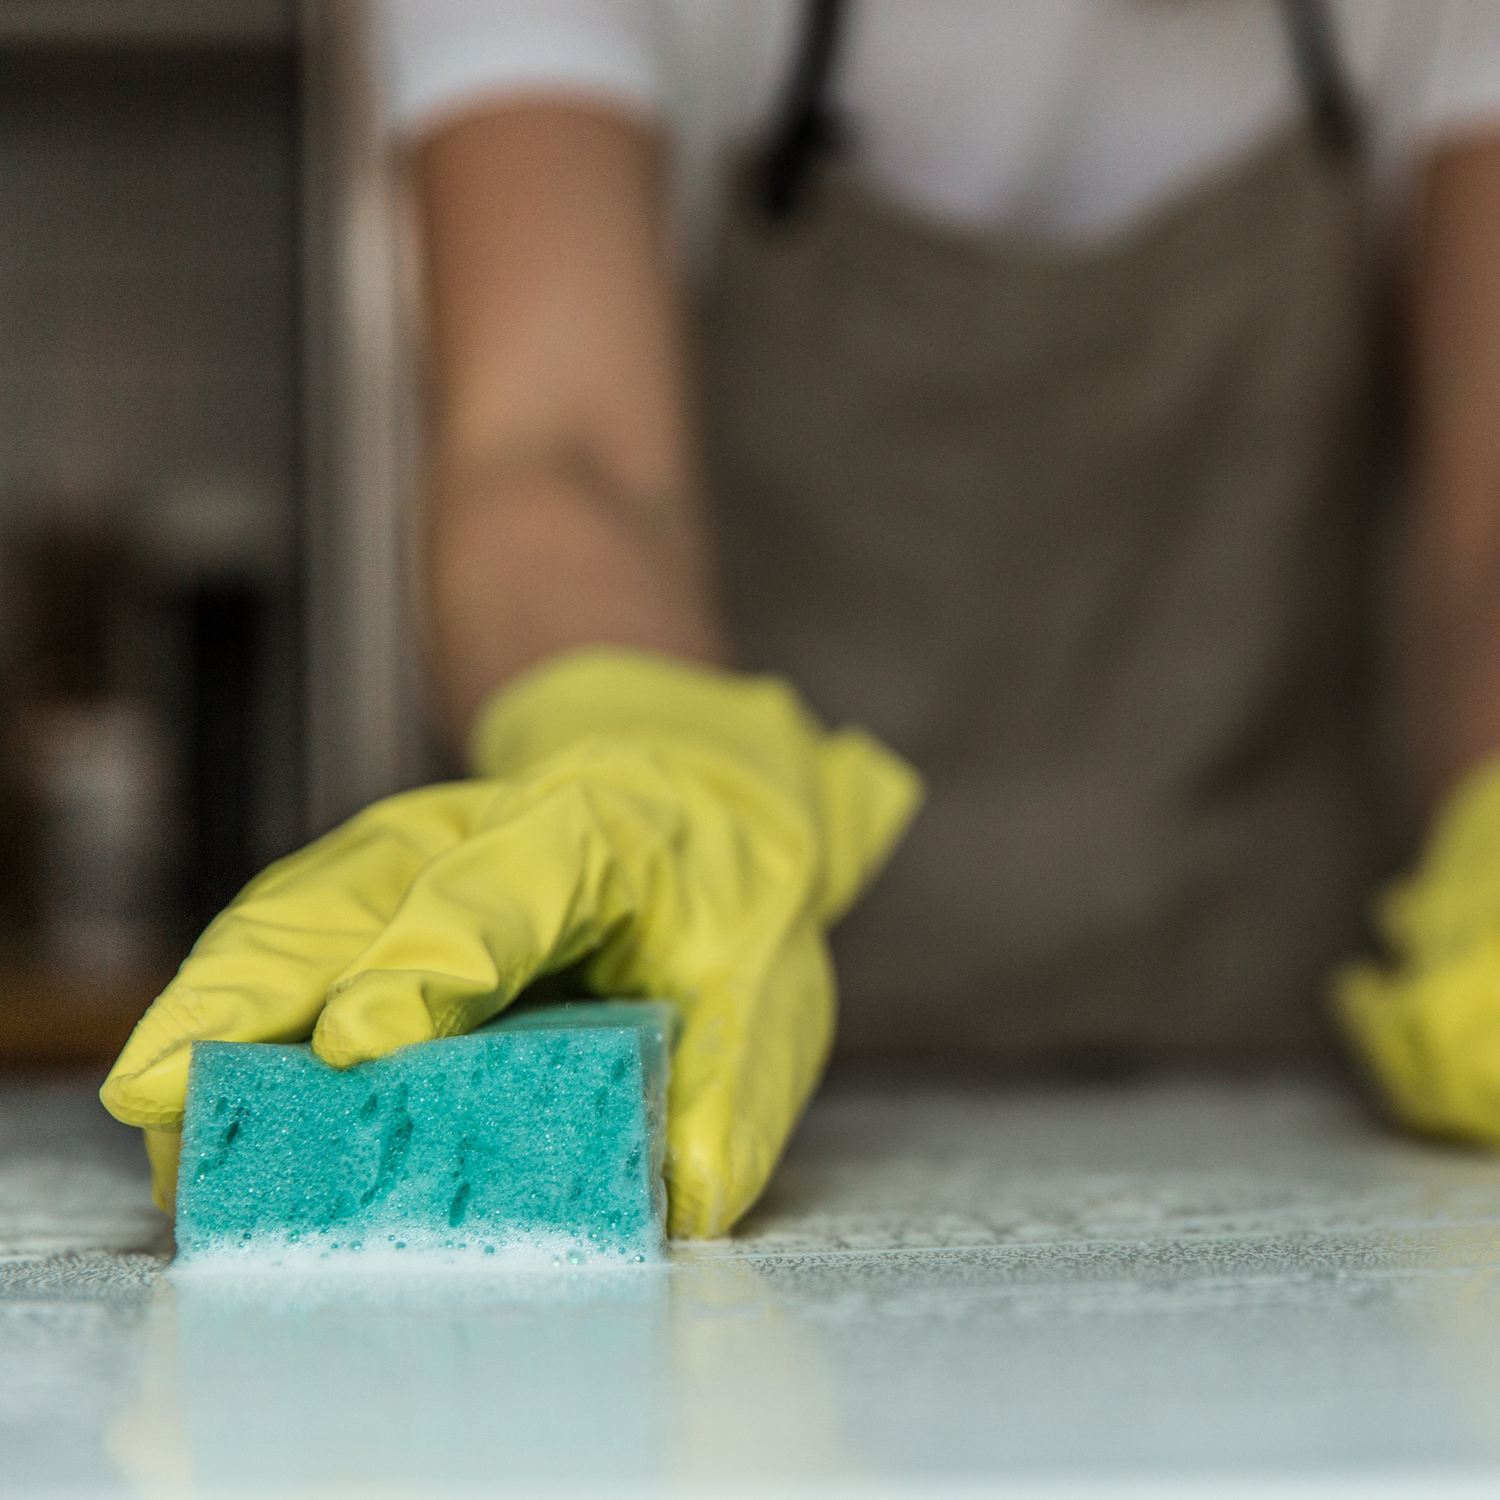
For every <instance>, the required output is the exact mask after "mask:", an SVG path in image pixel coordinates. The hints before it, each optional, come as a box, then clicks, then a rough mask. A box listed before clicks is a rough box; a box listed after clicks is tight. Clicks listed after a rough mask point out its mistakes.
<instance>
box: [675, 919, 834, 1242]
mask: <svg viewBox="0 0 1500 1500" xmlns="http://www.w3.org/2000/svg"><path fill="white" fill-rule="evenodd" d="M766 936H767V938H768V939H769V942H770V944H772V945H774V946H771V947H770V951H767V952H765V953H764V955H763V956H761V957H758V956H757V955H755V954H753V953H744V954H742V955H740V956H739V961H738V962H734V963H731V965H730V967H729V968H728V970H727V971H726V978H725V979H724V981H723V982H722V983H719V984H715V985H712V986H706V987H705V988H704V989H703V991H702V992H701V993H700V994H699V995H698V996H697V997H696V998H695V999H694V1000H693V1001H692V1002H691V1003H690V1004H688V1005H686V1006H685V1007H684V1008H683V1009H684V1016H683V1025H682V1030H681V1033H680V1035H679V1038H678V1041H677V1046H676V1050H675V1051H674V1053H673V1056H672V1074H671V1082H670V1084H669V1090H668V1111H667V1119H668V1126H667V1163H666V1175H667V1186H668V1194H669V1225H670V1229H671V1232H672V1234H673V1235H674V1236H684V1237H688V1238H712V1237H715V1236H718V1235H722V1234H727V1233H728V1232H729V1230H730V1229H731V1228H733V1226H734V1224H735V1223H736V1221H737V1220H739V1218H740V1217H741V1216H742V1215H743V1214H744V1213H745V1212H746V1210H747V1209H749V1208H750V1207H751V1205H752V1204H753V1203H754V1202H755V1200H756V1199H757V1198H759V1197H760V1195H761V1193H762V1192H763V1191H764V1190H765V1187H766V1184H767V1182H768V1181H769V1180H770V1177H771V1174H772V1172H773V1171H774V1170H775V1167H776V1164H777V1162H778V1161H779V1160H780V1159H781V1155H782V1152H783V1151H784V1150H785V1147H786V1143H787V1140H788V1139H789V1137H790V1136H791V1133H792V1130H793V1129H794V1128H795V1126H796V1123H797V1121H798V1119H799V1118H800V1117H801V1114H802V1111H803V1110H804V1109H805V1108H806V1106H807V1102H808V1100H809V1099H810V1098H811V1097H812V1093H813V1090H814V1089H815V1088H816V1087H817V1083H818V1079H819V1078H820V1077H821V1075H822V1072H823V1068H824V1066H825V1064H826V1062H827V1059H828V1053H829V1049H830V1048H831V1046H832V1042H833V1023H834V981H833V971H832V966H831V964H830V962H829V959H828V954H827V950H826V948H825V946H824V944H823V942H822V939H821V937H820V936H819V934H818V932H817V930H816V928H815V927H814V926H813V924H812V923H810V922H804V923H802V924H799V926H798V927H797V928H796V929H794V930H793V931H792V932H790V933H787V934H777V935H770V934H768V935H766Z"/></svg>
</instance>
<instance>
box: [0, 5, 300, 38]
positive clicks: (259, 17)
mask: <svg viewBox="0 0 1500 1500" xmlns="http://www.w3.org/2000/svg"><path fill="white" fill-rule="evenodd" d="M296 35H297V3H296V0H4V4H0V46H21V47H26V46H30V47H89V48H95V47H205V46H218V47H267V46H270V47H275V46H285V45H287V44H289V43H290V42H292V41H293V40H294V39H295V38H296Z"/></svg>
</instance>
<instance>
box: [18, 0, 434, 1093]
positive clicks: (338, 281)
mask: <svg viewBox="0 0 1500 1500" xmlns="http://www.w3.org/2000/svg"><path fill="white" fill-rule="evenodd" d="M367 47H368V41H367V29H366V21H365V18H364V15H363V12H362V7H361V6H360V5H358V4H356V3H353V0H212V3H208V0H5V4H4V5H3V6H0V433H3V435H4V437H3V443H0V830H3V832H0V837H3V848H4V849H5V851H6V855H7V858H6V862H5V871H4V878H3V880H0V1069H6V1068H8V1069H17V1068H25V1069H32V1068H44V1067H49V1066H77V1065H88V1066H98V1067H101V1068H102V1067H103V1066H105V1065H107V1063H108V1062H109V1061H110V1060H111V1059H112V1057H113V1055H114V1053H115V1052H116V1051H117V1050H118V1048H119V1047H120V1045H121V1044H122V1043H123V1041H124V1039H125V1037H126V1036H127V1035H128V1033H129V1030H130V1027H131V1026H132V1025H133V1024H134V1022H135V1020H136V1019H137V1017H138V1016H139V1015H140V1013H141V1012H142V1011H143V1010H144V1009H145V1007H146V1005H147V1004H148V1003H149V1002H150V1000H151V999H152V998H153V996H154V995H155V994H156V992H157V990H158V989H159V988H160V987H161V985H162V984H163V983H164V981H165V979H166V978H167V977H169V976H170V974H171V972H172V971H173V970H174V969H175V967H176V965H177V963H178V962H179V961H180V960H181V958H182V956H183V955H184V954H185V952H186V951H187V948H188V947H189V946H190V945H191V943H192V940H193V938H194V937H195V936H196V934H197V932H198V931H199V930H200V929H201V927H202V926H203V925H204V924H205V923H206V922H207V921H208V919H209V918H210V917H211V916H212V915H213V913H214V912H215V911H217V910H218V908H219V907H220V906H222V905H223V904H224V902H225V901H226V899H227V898H228V897H229V896H230V895H232V894H233V892H234V891H235V890H236V889H237V888H238V887H239V886H240V885H241V884H243V882H244V881H245V880H246V879H247V878H249V876H250V875H252V874H253V873H254V872H255V870H256V869H258V868H259V867H260V866H261V865H263V864H265V863H266V862H267V861H268V860H270V859H272V858H274V857H276V856H277V855H279V854H281V853H284V852H287V851H289V850H291V849H292V848H294V847H296V846H297V845H299V844H300V843H302V842H304V841H305V840H306V839H307V838H308V837H310V836H312V835H314V834H316V833H319V832H321V831H323V830H325V829H326V828H328V827H330V826H332V824H333V823H335V822H337V821H338V820H339V819H340V818H342V817H343V816H345V815H347V814H348V813H350V812H352V811H353V810H355V809H356V808H357V807H359V806H360V805H362V804H363V803H365V802H367V801H369V800H370V799H371V798H372V797H375V796H379V795H382V794H384V793H386V792H388V791H392V790H395V789H397V788H398V787H401V786H404V785H410V784H412V783H414V782H416V781H418V780H420V779H422V775H423V771H424V769H425V767H426V765H427V763H428V760H429V754H428V750H427V735H426V731H425V729H424V719H423V713H422V709H421V694H420V691H419V689H418V685H417V682H416V678H415V664H414V662H415V658H414V653H413V651H412V649H411V643H410V633H409V631H408V628H407V622H406V620H405V618H404V613H403V611H404V608H405V604H406V598H405V595H406V589H405V582H404V569H405V566H406V554H407V549H406V547H405V545H404V539H403V537H402V535H401V522H400V517H401V516H402V515H403V514H404V513H405V506H404V501H403V496H404V493H405V491H406V488H407V486H408V485H409V483H410V476H411V473H412V461H411V455H412V451H413V447H414V445H413V443H412V442H411V440H410V439H411V433H412V428H413V424H412V400H411V393H410V391H409V390H408V389H407V382H406V378H405V372H406V371H407V370H408V369H409V365H410V362H409V361H408V360H407V359H406V358H405V357H404V349H403V343H404V340H403V331H402V318H401V313H400V307H401V306H402V298H401V296H400V290H401V284H402V280H403V278H402V275H401V266H402V256H401V254H400V253H399V249H400V236H399V234H398V233H397V232H396V225H397V223H398V218H399V216H398V214H397V213H396V210H395V205H396V194H395V192H394V189H393V185H392V183H391V181H390V178H389V175H388V172H387V168H386V161H385V158H384V156H383V154H382V151H381V149H380V147H379V145H378V139H377V132H376V120H377V112H378V109H379V101H378V100H377V99H375V98H374V97H373V96H372V92H371V89H372V85H371V81H370V80H371V77H372V74H373V71H374V70H372V69H370V68H368V67H367V66H365V60H366V57H367ZM356 497H357V499H356Z"/></svg>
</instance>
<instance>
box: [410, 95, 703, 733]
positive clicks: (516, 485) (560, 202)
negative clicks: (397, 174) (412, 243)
mask: <svg viewBox="0 0 1500 1500" xmlns="http://www.w3.org/2000/svg"><path fill="white" fill-rule="evenodd" d="M415 164H416V169H417V186H418V189H419V194H418V196H419V201H420V204H421V207H422V215H423V223H424V228H425V245H426V259H427V273H428V352H429V383H428V394H429V398H430V405H429V414H428V415H429V422H428V482H427V484H426V486H425V501H426V510H425V515H424V523H425V530H424V537H423V542H424V561H425V565H426V579H425V582H426V593H427V610H428V619H429V634H430V645H431V647H432V661H433V667H434V672H435V674H436V677H437V680H438V686H439V689H440V692H441V694H442V697H443V702H444V706H445V709H446V711H447V714H448V718H449V721H450V725H451V727H452V729H453V731H454V732H455V734H457V735H458V736H460V737H462V736H464V735H465V734H466V733H467V731H468V728H469V724H470V721H471V719H472V717H473V714H474V711H475V710H476V708H477V707H478V706H479V704H480V703H481V702H482V701H483V700H484V698H485V697H486V696H487V695H488V694H489V693H490V692H492V691H493V690H494V689H495V688H496V687H498V686H500V685H501V684H502V683H504V682H505V681H506V680H507V679H508V678H510V677H511V676H513V675H514V674H515V673H516V672H518V671H520V670H522V669H523V668H525V667H527V666H529V665H531V664H532V663H533V662H535V661H537V660H539V659H541V658H542V657H545V656H548V655H551V654H553V653H554V652H557V651H560V650H565V649H567V648H568V647H570V646H579V645H586V644H598V643H606V642H611V643H619V644H625V645H636V646H644V647H649V648H652V649H655V650H659V651H664V652H670V653H675V654H678V655H683V656H688V657H694V658H700V659H701V658H710V657H712V656H714V655H715V654H716V650H717V645H716V640H717V637H716V631H715V628H714V624H713V616H712V608H711V602H710V596H711V592H712V591H711V589H710V587H709V584H708V575H709V571H710V570H709V567H708V564H707V561H706V557H707V551H708V544H707V540H706V531H705V527H704V525H703V522H702V517H701V511H700V507H699V505H698V504H697V492H698V487H699V486H698V479H697V463H696V458H695V451H694V442H693V435H692V425H693V424H692V421H691V415H690V400H689V396H688V384H689V382H688V379H687V374H686V366H687V359H686V355H685V352H684V344H685V339H684V333H683V328H682V306H681V300H682V299H681V292H680V288H679V285H678V276H677V271H676V266H675V263H674V256H673V252H672V245H671V234H670V228H669V224H668V214H667V198H666V189H665V163H664V150H663V144H662V141H661V139H660V136H659V134H658V133H657V132H656V130H655V129H654V127H652V126H651V125H650V124H649V123H647V122H645V121H642V120H640V119H638V118H635V117H633V116H630V115H628V114H622V113H617V112H612V111H610V110H606V109H592V108H585V107H582V106H580V105H578V104H576V103H569V102H567V101H554V102H551V103H549V102H547V101H546V100H540V99H539V100H531V101H522V102H518V103H515V104H513V105H510V106H505V107H499V108H496V109H495V110H493V111H492V112H489V113H483V114H478V115H475V116H474V117H471V118H467V119H460V120H458V121H456V122H455V123H453V124H452V125H450V126H447V127H445V128H443V129H441V130H440V131H438V132H437V134H435V135H434V136H433V137H432V138H431V139H430V140H428V141H426V142H425V143H424V144H423V145H422V146H421V148H420V150H419V151H418V153H417V156H416V158H415Z"/></svg>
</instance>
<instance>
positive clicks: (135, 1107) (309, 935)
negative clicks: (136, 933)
mask: <svg viewBox="0 0 1500 1500" xmlns="http://www.w3.org/2000/svg"><path fill="white" fill-rule="evenodd" d="M492 797H493V790H492V789H490V788H488V787H485V786H483V785H481V784H474V785H472V786H457V787H435V788H426V789H424V790H423V791H421V792H414V793H408V794H406V795H405V796H403V797H395V798H390V799H387V801H385V802H383V803H377V804H376V805H375V806H374V807H371V808H369V809H367V810H366V811H365V812H363V813H361V814H359V815H358V816H356V817H355V818H352V819H351V820H350V821H349V822H348V823H346V824H344V825H343V826H342V827H340V828H338V829H335V830H334V831H333V832H332V833H331V834H329V835H327V836H326V837H325V838H323V839H320V840H318V842H317V843H315V844H312V845H310V846H309V847H308V848H306V849H304V850H301V851H299V852H298V853H297V854H293V855H291V856H289V857H288V858H287V859H284V860H281V861H280V862H278V863H277V864H275V865H273V866H272V867H271V868H270V869H269V870H267V871H266V872H265V873H264V874H262V875H261V876H259V877H258V878H257V879H256V880H254V881H252V882H251V884H250V885H249V886H247V887H246V888H245V890H244V891H243V892H242V893H241V894H240V895H239V896H238V897H236V899H235V900H234V901H233V902H232V903H231V904H230V906H229V907H228V908H226V910H225V911H223V912H222V913H220V915H219V916H218V917H217V918H215V920H214V921H213V923H211V924H210V926H209V928H208V930H207V931H206V932H205V933H204V934H203V936H202V937H201V938H200V939H199V940H198V942H197V944H196V945H195V947H194V948H193V951H192V953H191V954H189V955H188V958H187V959H186V961H185V962H184V963H183V965H182V968H181V969H180V970H179V971H178V974H177V977H176V978H175V979H173V981H172V982H171V984H169V985H168V986H167V988H166V989H165V990H164V991H163V992H162V994H161V995H160V996H159V997H158V999H157V1000H156V1002H155V1003H154V1004H153V1005H152V1006H151V1008H150V1009H149V1010H148V1011H147V1012H146V1014H145V1015H144V1016H143V1017H142V1018H141V1021H140V1023H139V1024H138V1025H137V1026H136V1028H135V1031H134V1032H133V1033H132V1034H131V1037H130V1040H129V1041H128V1042H127V1043H126V1044H125V1047H124V1049H123V1051H122V1052H121V1053H120V1056H119V1058H118V1060H117V1061H116V1063H115V1065H114V1067H113V1068H112V1069H111V1070H110V1073H109V1076H108V1078H107V1079H106V1080H105V1083H104V1087H103V1089H102V1090H101V1091H100V1097H101V1098H102V1100H103V1102H104V1105H105V1107H106V1108H107V1109H108V1110H109V1111H110V1112H111V1113H112V1114H113V1115H114V1116H115V1117H116V1118H117V1119H120V1120H124V1121H125V1122H126V1123H127V1124H131V1125H142V1126H153V1127H157V1128H169V1129H175V1128H176V1127H177V1126H179V1125H180V1124H181V1121H182V1110H183V1100H184V1097H185V1095H186V1092H187V1075H188V1062H189V1055H190V1050H191V1045H192V1043H193V1042H195V1041H208V1040H218V1041H244V1042H256V1041H282V1042H285V1041H300V1040H302V1039H304V1038H305V1037H307V1036H308V1035H309V1034H310V1033H311V1032H312V1030H313V1027H314V1024H315V1023H316V1021H317V1018H318V1014H319V1012H320V1011H321V1010H322V1007H323V1000H324V996H325V994H326V992H327V989H328V985H329V984H330V982H331V981H332V980H333V979H334V978H336V977H337V975H338V974H339V973H340V972H341V971H342V970H343V969H344V968H345V966H346V965H347V964H348V963H349V961H350V959H351V958H352V957H354V956H355V955H356V954H358V953H359V952H360V951H361V950H362V949H363V948H364V947H365V946H366V945H367V944H368V943H369V942H370V940H371V938H372V937H373V936H375V935H376V934H377V933H378V932H379V931H380V929H381V928H382V927H383V926H384V925H385V923H386V922H387V921H388V920H389V917H390V915H391V913H392V912H393V911H394V910H395V909H396V907H397V905H398V904H399V902H400V899H401V897H402V895H403V894H404V892H405V890H406V888H407V886H408V885H409V884H410V882H411V880H412V878H413V876H414V875H415V874H416V873H417V871H418V870H420V869H421V867H422V866H423V865H424V864H425V863H427V862H428V861H429V860H430V859H431V858H432V857H433V855H434V854H435V853H436V852H437V851H438V850H440V849H442V848H443V847H445V846H448V845H451V844H453V843H455V842H457V841H458V840H459V839H461V838H462V837H463V835H464V833H465V832H466V831H467V830H468V829H469V828H470V827H472V826H473V824H474V823H475V821H477V818H478V816H479V813H480V811H481V810H482V808H483V807H484V806H485V805H486V804H487V803H488V802H489V801H490V800H491V798H492Z"/></svg>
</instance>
